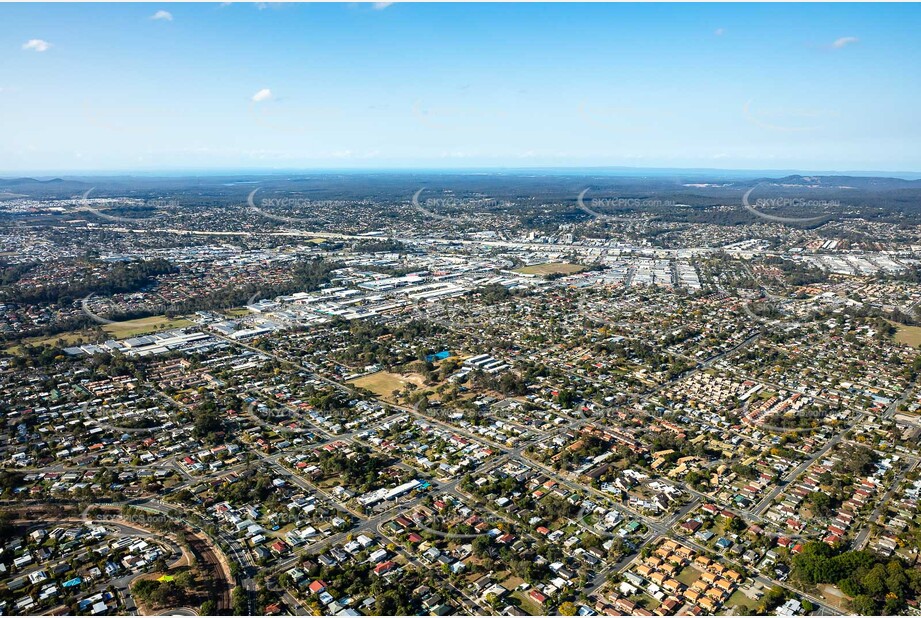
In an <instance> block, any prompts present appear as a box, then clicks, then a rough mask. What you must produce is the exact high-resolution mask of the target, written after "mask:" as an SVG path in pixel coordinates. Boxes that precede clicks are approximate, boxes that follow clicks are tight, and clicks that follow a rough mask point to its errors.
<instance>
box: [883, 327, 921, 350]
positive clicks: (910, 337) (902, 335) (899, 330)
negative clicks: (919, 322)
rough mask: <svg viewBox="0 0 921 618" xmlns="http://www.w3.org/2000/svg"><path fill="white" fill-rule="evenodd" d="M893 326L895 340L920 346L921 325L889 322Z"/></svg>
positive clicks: (916, 346) (915, 346)
mask: <svg viewBox="0 0 921 618" xmlns="http://www.w3.org/2000/svg"><path fill="white" fill-rule="evenodd" d="M889 323H890V324H892V325H893V326H895V340H896V341H898V342H899V343H904V344H905V345H910V346H911V347H913V348H918V347H921V326H905V325H904V324H896V323H895V322H889Z"/></svg>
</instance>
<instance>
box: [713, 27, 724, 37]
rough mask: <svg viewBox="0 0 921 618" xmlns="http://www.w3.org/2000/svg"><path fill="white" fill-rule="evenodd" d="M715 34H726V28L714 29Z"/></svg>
mask: <svg viewBox="0 0 921 618" xmlns="http://www.w3.org/2000/svg"><path fill="white" fill-rule="evenodd" d="M713 34H715V35H716V36H723V35H724V34H726V29H725V28H717V29H716V30H714V31H713Z"/></svg>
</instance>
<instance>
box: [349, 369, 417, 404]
mask: <svg viewBox="0 0 921 618" xmlns="http://www.w3.org/2000/svg"><path fill="white" fill-rule="evenodd" d="M350 383H351V384H353V385H355V386H357V387H359V388H366V389H368V390H369V391H371V392H372V393H374V394H375V395H377V396H378V397H383V398H384V399H389V400H391V401H392V400H393V391H395V390H402V389H403V387H404V386H406V385H407V384H415V385H416V386H418V387H421V386H422V385H423V384H424V380H423V378H422V376H420V375H415V374H409V375H405V376H403V375H400V374H398V373H390V372H389V371H378V372H377V373H372V374H371V375H367V376H362V377H360V378H358V379H355V380H352V381H351V382H350Z"/></svg>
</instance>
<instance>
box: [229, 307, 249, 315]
mask: <svg viewBox="0 0 921 618" xmlns="http://www.w3.org/2000/svg"><path fill="white" fill-rule="evenodd" d="M250 313H252V311H250V310H249V309H247V308H246V307H236V308H234V309H228V310H226V311H224V314H226V315H229V316H230V317H232V318H242V317H243V316H245V315H249V314H250Z"/></svg>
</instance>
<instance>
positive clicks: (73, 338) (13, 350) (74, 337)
mask: <svg viewBox="0 0 921 618" xmlns="http://www.w3.org/2000/svg"><path fill="white" fill-rule="evenodd" d="M80 339H84V340H85V341H86V340H88V339H87V333H85V332H83V331H77V332H73V333H58V334H57V335H52V336H50V337H30V338H29V339H24V340H23V341H22V343H23V344H28V345H36V346H37V345H42V344H55V343H57V342H58V341H59V340H60V341H62V342H64V344H65V345H73V344H74V343H77V342H78V341H79V340H80ZM6 351H7V352H9V353H10V354H18V353H19V345H11V346H9V347H7V348H6Z"/></svg>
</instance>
